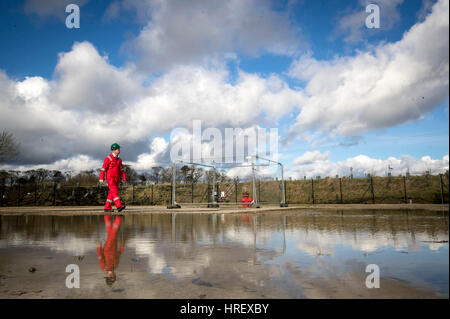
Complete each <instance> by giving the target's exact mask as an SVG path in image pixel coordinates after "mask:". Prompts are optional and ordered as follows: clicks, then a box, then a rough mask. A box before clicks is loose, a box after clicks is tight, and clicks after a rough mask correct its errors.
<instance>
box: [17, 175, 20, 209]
mask: <svg viewBox="0 0 450 319" xmlns="http://www.w3.org/2000/svg"><path fill="white" fill-rule="evenodd" d="M17 186H18V189H17V190H18V191H17V206H20V181H19V183H18V184H17Z"/></svg>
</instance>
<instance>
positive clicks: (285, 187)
mask: <svg viewBox="0 0 450 319" xmlns="http://www.w3.org/2000/svg"><path fill="white" fill-rule="evenodd" d="M283 186H284V197H286V198H285V199H286V202H285V204H286V205H287V204H288V203H289V201H288V200H287V192H286V190H287V181H284V182H283Z"/></svg>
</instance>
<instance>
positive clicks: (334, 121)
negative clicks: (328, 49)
mask: <svg viewBox="0 0 450 319" xmlns="http://www.w3.org/2000/svg"><path fill="white" fill-rule="evenodd" d="M448 15H449V3H448V1H446V0H443V1H439V2H438V3H436V4H435V6H434V7H433V11H432V13H431V14H430V15H429V16H428V17H427V19H426V20H425V21H424V22H422V23H418V24H416V25H414V26H413V27H412V28H411V29H410V30H409V31H408V32H406V33H405V34H404V36H403V38H402V39H401V40H400V41H398V42H395V43H389V44H382V45H379V46H377V47H376V48H374V50H373V51H366V52H358V53H357V54H356V55H355V56H353V57H337V58H335V59H334V60H332V61H318V60H316V59H314V58H312V57H311V55H306V56H303V57H302V58H300V59H298V60H297V61H295V62H294V63H293V64H292V66H291V68H290V70H289V75H290V76H292V77H294V78H298V79H301V80H304V81H307V85H306V87H305V93H306V95H307V98H306V100H305V102H304V103H303V104H302V105H301V108H302V110H301V112H300V114H299V115H298V117H297V119H296V123H295V125H293V126H292V127H291V131H290V137H289V138H293V137H295V136H297V137H298V136H303V138H307V137H308V136H310V134H308V132H311V131H314V132H315V134H316V135H315V136H313V138H314V139H316V140H320V139H322V138H324V137H333V136H335V135H342V136H351V135H356V134H359V133H363V132H366V131H369V130H374V129H379V128H385V127H391V126H395V125H397V124H400V123H405V122H407V121H410V120H416V119H419V118H421V116H423V115H424V114H425V113H427V112H428V111H430V110H431V109H432V108H433V107H436V106H437V105H439V104H440V103H442V102H443V101H444V100H445V98H446V97H448V88H449V54H448V52H449V20H448Z"/></svg>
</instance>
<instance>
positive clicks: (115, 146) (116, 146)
mask: <svg viewBox="0 0 450 319" xmlns="http://www.w3.org/2000/svg"><path fill="white" fill-rule="evenodd" d="M116 149H120V145H119V144H117V143H114V144H112V145H111V151H114V150H116Z"/></svg>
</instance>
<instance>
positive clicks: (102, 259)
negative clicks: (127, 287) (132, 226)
mask: <svg viewBox="0 0 450 319" xmlns="http://www.w3.org/2000/svg"><path fill="white" fill-rule="evenodd" d="M120 222H121V217H120V216H116V218H115V219H114V220H113V216H111V215H105V227H106V232H107V236H106V241H105V245H104V246H103V249H102V243H101V241H100V240H99V241H98V243H97V256H98V261H99V263H100V269H101V270H104V271H105V272H106V276H105V281H106V284H107V285H108V286H111V285H112V284H113V283H114V282H115V281H116V272H115V270H116V268H117V267H118V266H119V261H120V256H121V255H122V253H123V248H124V242H123V240H122V242H121V244H120V250H117V231H118V230H119V227H120Z"/></svg>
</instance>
